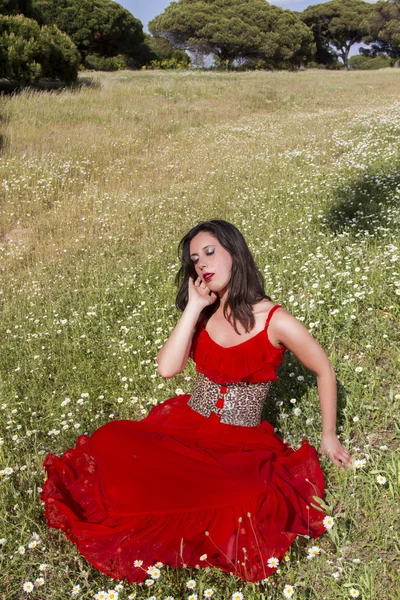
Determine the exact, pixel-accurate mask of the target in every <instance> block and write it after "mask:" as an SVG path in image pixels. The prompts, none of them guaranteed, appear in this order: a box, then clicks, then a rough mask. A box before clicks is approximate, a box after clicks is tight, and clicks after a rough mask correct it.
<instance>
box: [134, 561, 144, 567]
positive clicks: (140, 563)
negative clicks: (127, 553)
mask: <svg viewBox="0 0 400 600" xmlns="http://www.w3.org/2000/svg"><path fill="white" fill-rule="evenodd" d="M142 564H143V561H142V560H135V562H134V563H133V566H134V567H141V566H142Z"/></svg>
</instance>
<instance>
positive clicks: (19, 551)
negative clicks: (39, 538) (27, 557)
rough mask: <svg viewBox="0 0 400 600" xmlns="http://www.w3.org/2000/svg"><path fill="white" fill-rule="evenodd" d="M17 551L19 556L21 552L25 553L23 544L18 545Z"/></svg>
mask: <svg viewBox="0 0 400 600" xmlns="http://www.w3.org/2000/svg"><path fill="white" fill-rule="evenodd" d="M17 552H18V554H21V556H22V555H23V554H25V548H24V547H23V546H20V547H19V548H18V550H17Z"/></svg>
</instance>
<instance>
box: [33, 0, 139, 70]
mask: <svg viewBox="0 0 400 600" xmlns="http://www.w3.org/2000/svg"><path fill="white" fill-rule="evenodd" d="M33 9H34V14H35V18H36V19H37V20H38V21H39V22H40V23H45V24H49V23H55V24H56V25H57V27H58V28H59V29H61V31H64V32H65V33H67V34H68V35H69V36H70V38H71V39H72V41H73V42H74V43H75V45H76V46H77V48H78V50H79V51H80V53H81V56H82V59H83V60H84V59H85V58H86V57H87V56H88V55H89V54H91V55H99V56H118V55H121V54H124V55H126V56H129V57H131V58H134V57H135V55H136V52H137V50H138V47H139V46H140V44H141V43H142V42H143V41H144V35H143V28H142V23H141V22H140V21H139V20H138V19H135V17H133V16H132V15H131V13H130V12H129V11H128V10H126V9H125V8H123V7H122V6H121V5H120V4H117V3H116V2H112V1H111V0H60V2H53V0H33Z"/></svg>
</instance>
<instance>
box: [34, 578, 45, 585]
mask: <svg viewBox="0 0 400 600" xmlns="http://www.w3.org/2000/svg"><path fill="white" fill-rule="evenodd" d="M35 584H36V585H37V586H38V587H40V586H41V585H44V578H43V577H38V578H37V579H35Z"/></svg>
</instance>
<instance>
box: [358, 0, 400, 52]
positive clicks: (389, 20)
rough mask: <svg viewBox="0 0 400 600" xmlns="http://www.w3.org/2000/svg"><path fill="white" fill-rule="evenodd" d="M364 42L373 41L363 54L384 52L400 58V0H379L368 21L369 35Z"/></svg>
mask: <svg viewBox="0 0 400 600" xmlns="http://www.w3.org/2000/svg"><path fill="white" fill-rule="evenodd" d="M364 42H366V43H372V47H371V49H370V50H365V49H363V54H372V55H374V54H377V53H382V52H384V53H385V54H388V55H389V56H390V57H391V58H400V0H387V1H385V0H379V2H377V3H376V4H375V5H374V10H373V11H372V13H371V15H370V19H369V22H368V35H367V36H366V37H365V38H364Z"/></svg>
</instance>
